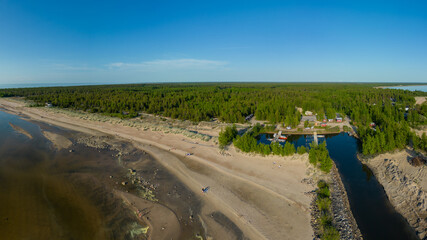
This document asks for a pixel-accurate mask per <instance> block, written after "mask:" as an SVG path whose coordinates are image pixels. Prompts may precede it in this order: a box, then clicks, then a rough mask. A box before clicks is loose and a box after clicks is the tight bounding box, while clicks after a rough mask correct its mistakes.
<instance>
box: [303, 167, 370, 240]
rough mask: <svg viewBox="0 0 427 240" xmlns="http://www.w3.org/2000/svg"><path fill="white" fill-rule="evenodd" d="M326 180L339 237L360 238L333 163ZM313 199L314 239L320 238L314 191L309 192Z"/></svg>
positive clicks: (357, 239) (345, 238)
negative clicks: (328, 177)
mask: <svg viewBox="0 0 427 240" xmlns="http://www.w3.org/2000/svg"><path fill="white" fill-rule="evenodd" d="M329 176H330V179H329V180H328V182H329V186H330V190H331V196H330V198H331V212H332V217H333V225H334V226H335V227H336V229H337V230H338V232H339V234H340V239H343V240H362V239H363V237H362V234H361V233H360V230H359V227H358V226H357V223H356V220H355V219H354V217H353V214H352V212H351V209H350V203H349V202H348V198H347V192H346V190H345V188H344V185H343V183H342V181H341V177H340V175H339V172H338V169H337V168H336V166H335V164H334V166H333V168H332V170H331V173H330V175H329ZM311 194H312V195H313V201H312V203H311V212H312V214H311V225H312V228H313V230H314V235H315V239H321V238H320V237H321V230H320V227H321V226H320V220H319V219H320V217H321V213H320V211H319V209H318V207H317V204H316V199H317V196H316V192H315V191H313V192H311Z"/></svg>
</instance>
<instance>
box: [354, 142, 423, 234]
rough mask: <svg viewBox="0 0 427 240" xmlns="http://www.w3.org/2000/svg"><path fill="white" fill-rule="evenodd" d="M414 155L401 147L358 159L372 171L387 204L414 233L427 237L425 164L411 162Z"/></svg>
mask: <svg viewBox="0 0 427 240" xmlns="http://www.w3.org/2000/svg"><path fill="white" fill-rule="evenodd" d="M414 156H415V154H414V152H412V151H409V150H402V151H399V152H395V153H385V154H381V155H378V156H376V157H374V158H368V159H365V158H362V157H360V156H359V159H360V160H361V161H362V162H364V163H365V164H367V165H368V167H369V168H370V169H371V170H372V171H373V173H374V174H375V176H376V178H377V179H378V181H379V182H380V183H381V185H382V186H383V187H384V190H385V192H386V193H387V196H388V198H389V199H390V202H391V204H392V205H393V206H394V208H395V209H396V210H397V211H398V212H399V213H400V214H401V215H402V216H403V217H405V219H406V220H407V221H408V223H409V224H410V225H411V227H412V228H414V229H415V231H416V233H417V235H418V237H419V238H420V239H427V220H426V217H427V166H426V165H425V164H423V165H422V166H412V165H411V164H410V163H409V161H410V159H412V158H413V157H414Z"/></svg>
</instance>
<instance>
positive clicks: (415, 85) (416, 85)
mask: <svg viewBox="0 0 427 240" xmlns="http://www.w3.org/2000/svg"><path fill="white" fill-rule="evenodd" d="M412 86H414V87H418V86H427V84H414V85H393V86H377V87H374V88H390V87H412Z"/></svg>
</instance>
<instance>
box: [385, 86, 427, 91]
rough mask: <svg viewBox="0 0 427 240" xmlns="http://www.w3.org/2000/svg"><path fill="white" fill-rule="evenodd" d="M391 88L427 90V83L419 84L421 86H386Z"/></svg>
mask: <svg viewBox="0 0 427 240" xmlns="http://www.w3.org/2000/svg"><path fill="white" fill-rule="evenodd" d="M386 88H390V89H402V90H409V91H422V92H427V85H419V86H399V87H386Z"/></svg>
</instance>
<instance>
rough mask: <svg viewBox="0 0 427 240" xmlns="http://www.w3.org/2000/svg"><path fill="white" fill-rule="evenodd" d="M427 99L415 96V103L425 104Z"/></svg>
mask: <svg viewBox="0 0 427 240" xmlns="http://www.w3.org/2000/svg"><path fill="white" fill-rule="evenodd" d="M425 101H426V97H415V104H420V105H421V104H423V103H424V102H425Z"/></svg>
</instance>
